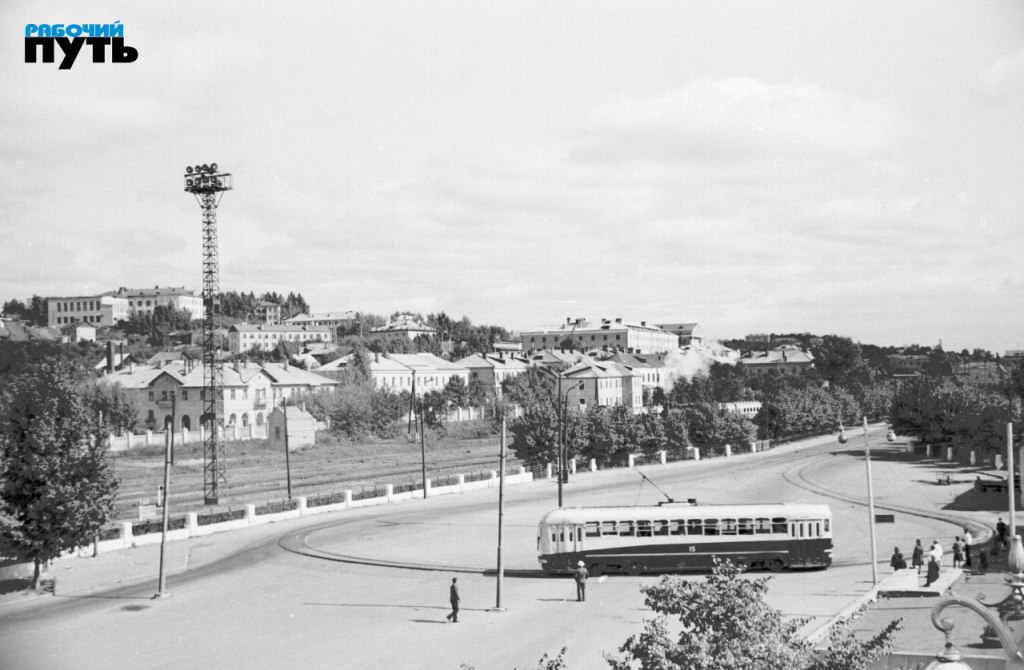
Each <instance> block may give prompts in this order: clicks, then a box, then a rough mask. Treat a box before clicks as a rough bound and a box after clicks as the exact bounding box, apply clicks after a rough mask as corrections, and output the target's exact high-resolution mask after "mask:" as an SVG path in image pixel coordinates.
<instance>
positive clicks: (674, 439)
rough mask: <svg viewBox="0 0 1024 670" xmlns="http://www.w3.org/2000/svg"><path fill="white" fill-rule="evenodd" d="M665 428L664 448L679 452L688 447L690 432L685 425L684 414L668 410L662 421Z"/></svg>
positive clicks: (679, 410) (677, 410)
mask: <svg viewBox="0 0 1024 670" xmlns="http://www.w3.org/2000/svg"><path fill="white" fill-rule="evenodd" d="M663 425H664V428H665V446H666V447H667V448H668V449H673V450H676V451H678V450H681V449H685V448H687V447H689V446H690V432H689V429H688V428H687V425H686V413H685V412H684V411H683V410H681V409H670V410H667V411H666V412H665V416H664V419H663Z"/></svg>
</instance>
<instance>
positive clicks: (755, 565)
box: [749, 561, 764, 570]
mask: <svg viewBox="0 0 1024 670" xmlns="http://www.w3.org/2000/svg"><path fill="white" fill-rule="evenodd" d="M749 569H750V570H764V563H762V562H761V561H754V562H753V563H751V564H750V568H749Z"/></svg>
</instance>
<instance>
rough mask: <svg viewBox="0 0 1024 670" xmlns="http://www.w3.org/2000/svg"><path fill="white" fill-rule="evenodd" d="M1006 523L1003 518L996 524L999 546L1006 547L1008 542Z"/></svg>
mask: <svg viewBox="0 0 1024 670" xmlns="http://www.w3.org/2000/svg"><path fill="white" fill-rule="evenodd" d="M1006 531H1007V528H1006V523H1005V522H1004V521H1003V517H999V521H998V522H997V523H996V535H998V536H999V544H1001V545H1005V544H1006V541H1007V539H1008V538H1007V537H1006Z"/></svg>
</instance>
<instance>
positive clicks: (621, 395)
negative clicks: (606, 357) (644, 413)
mask: <svg viewBox="0 0 1024 670" xmlns="http://www.w3.org/2000/svg"><path fill="white" fill-rule="evenodd" d="M626 377H629V379H630V381H632V378H633V375H632V373H630V372H628V371H625V369H624V367H623V366H619V365H618V364H617V363H612V362H608V363H596V362H594V361H581V362H580V363H579V364H577V365H574V366H573V367H571V368H569V369H568V370H566V371H565V372H563V373H562V379H561V393H562V395H563V396H564V397H565V402H566V406H567V407H568V408H569V409H578V410H579V411H581V412H583V411H586V410H587V409H588V408H590V407H593V406H597V407H615V406H618V405H623V404H626V393H625V388H626V383H627V382H626V381H625V378H626ZM636 386H637V388H638V389H639V384H637V385H636ZM632 402H633V398H632V390H631V392H630V396H629V403H630V405H632ZM640 405H641V403H640V402H639V401H638V402H637V406H638V407H639V406H640Z"/></svg>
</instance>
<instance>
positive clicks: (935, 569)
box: [924, 556, 939, 588]
mask: <svg viewBox="0 0 1024 670" xmlns="http://www.w3.org/2000/svg"><path fill="white" fill-rule="evenodd" d="M938 580H939V563H938V561H936V560H935V557H934V556H932V557H931V558H930V559H929V560H928V579H927V580H925V583H924V585H925V588H927V587H929V586H931V585H932V584H934V583H935V582H937V581H938Z"/></svg>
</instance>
